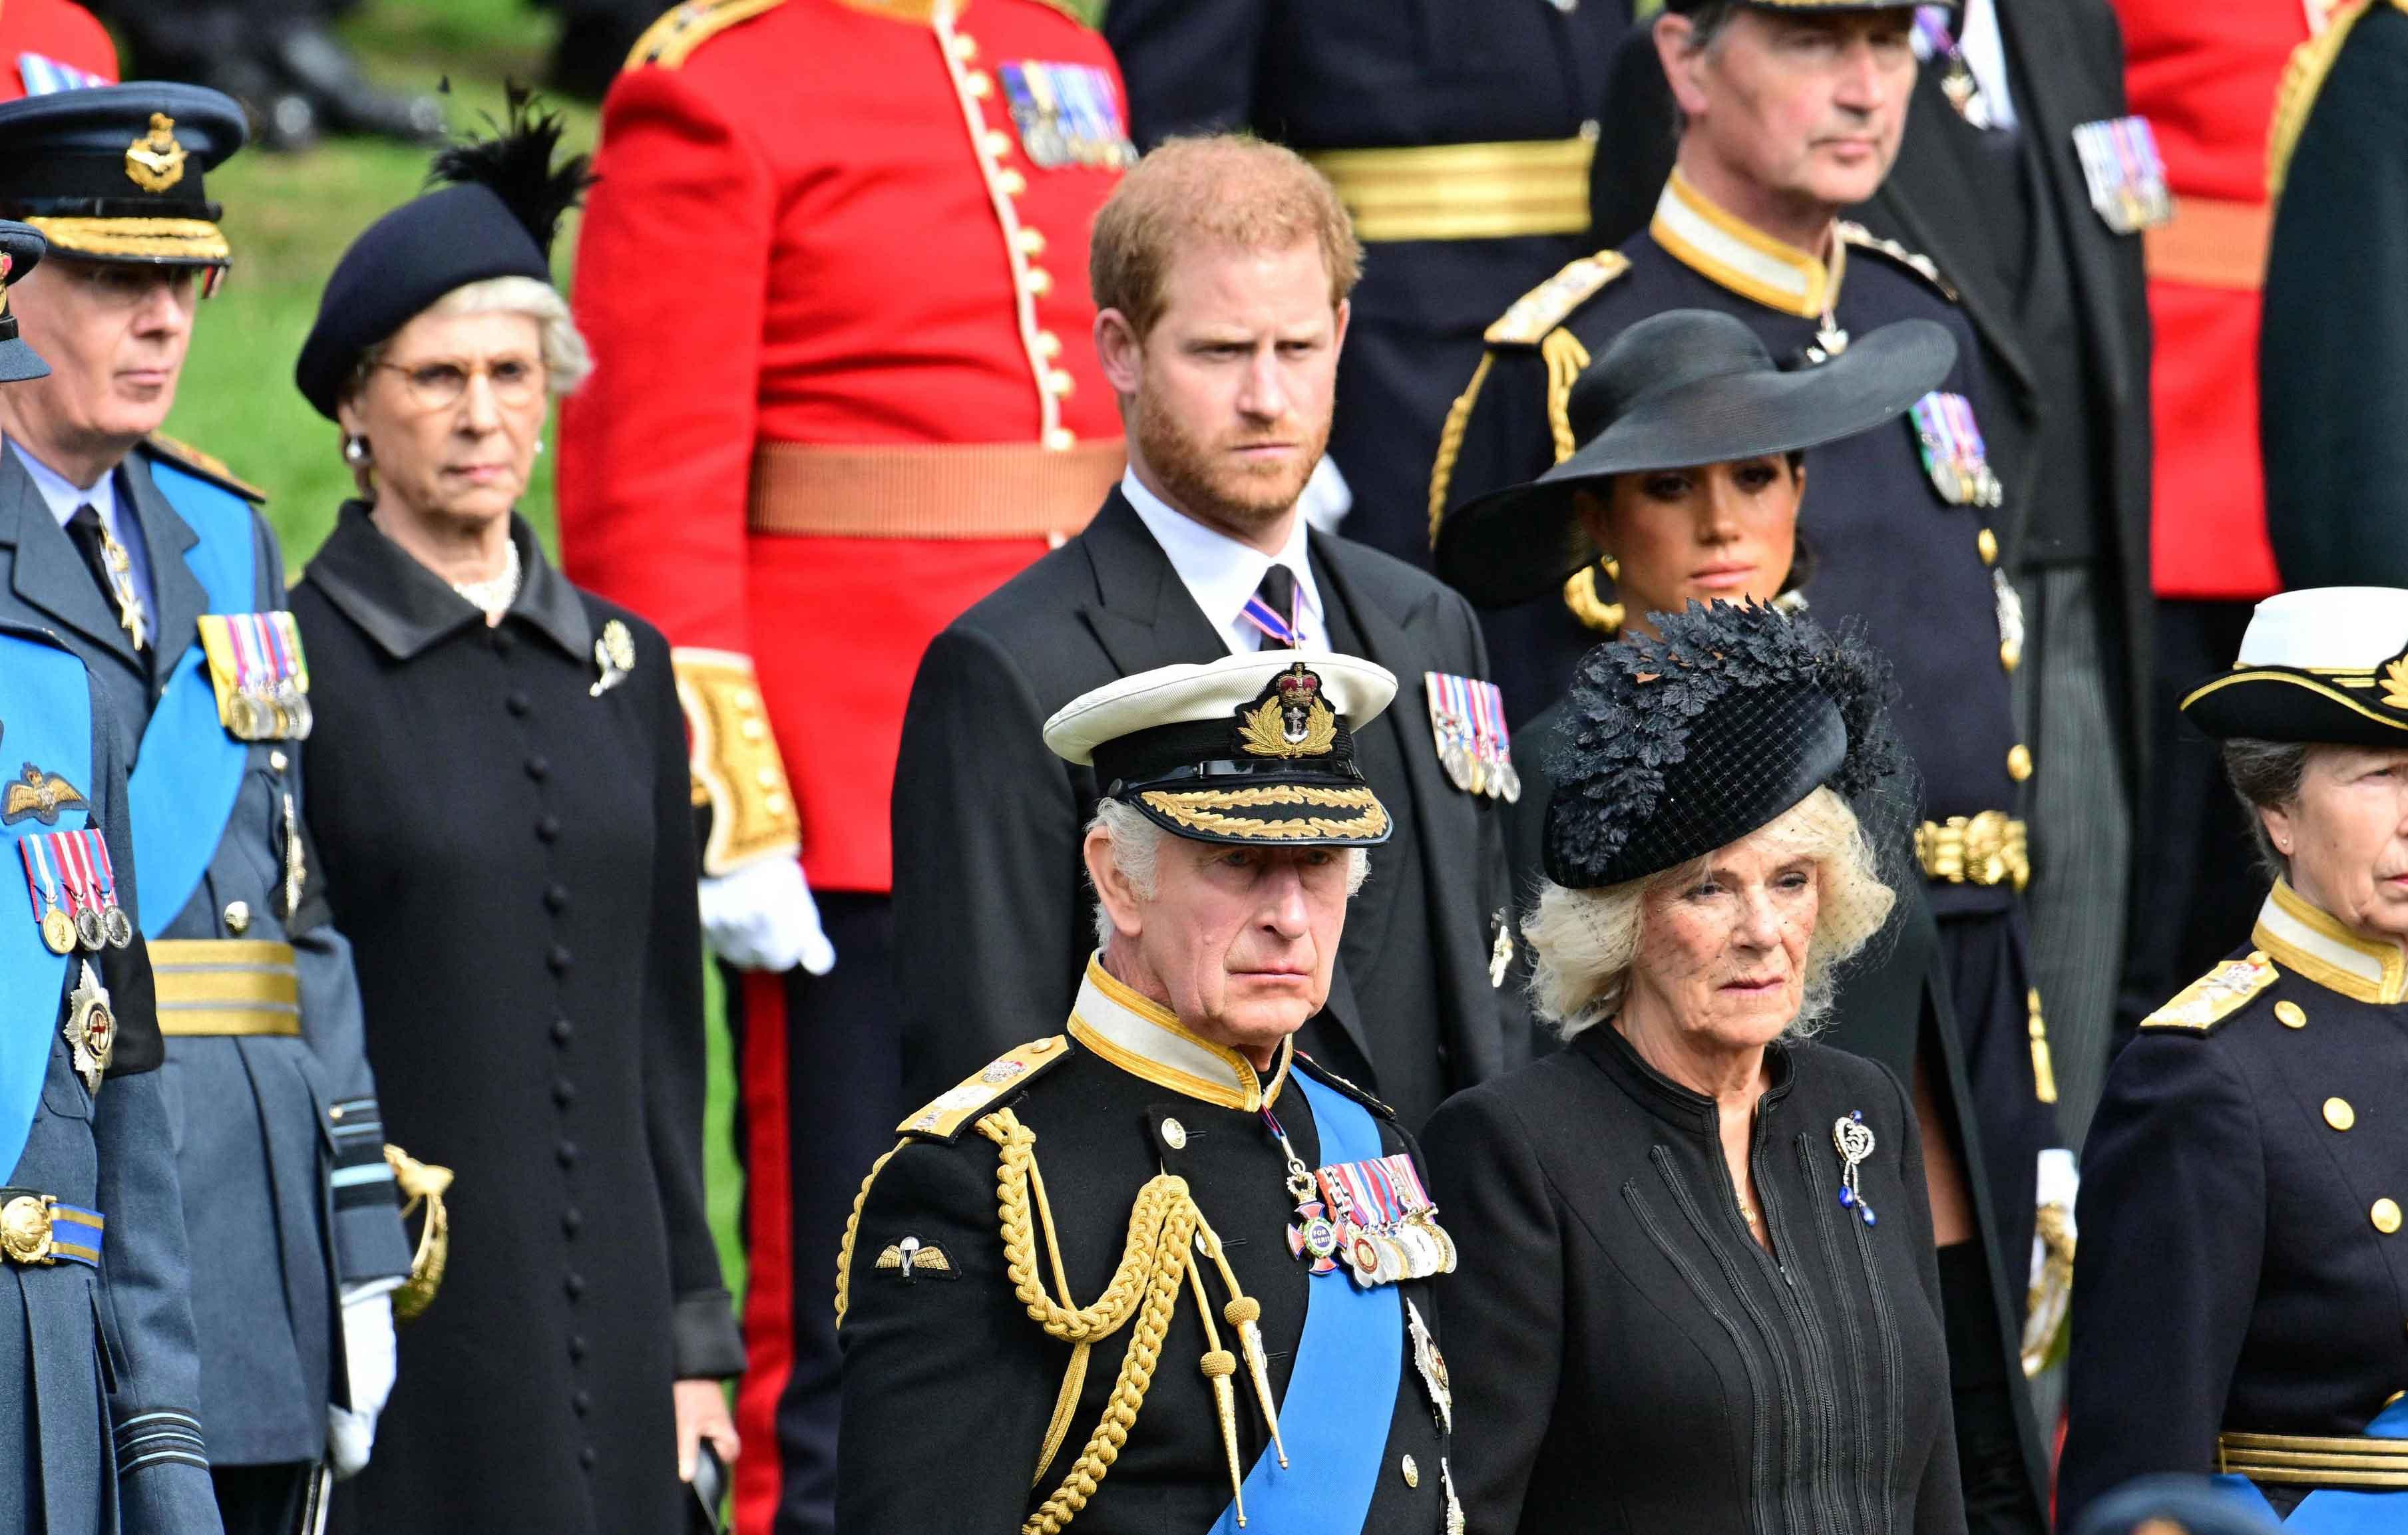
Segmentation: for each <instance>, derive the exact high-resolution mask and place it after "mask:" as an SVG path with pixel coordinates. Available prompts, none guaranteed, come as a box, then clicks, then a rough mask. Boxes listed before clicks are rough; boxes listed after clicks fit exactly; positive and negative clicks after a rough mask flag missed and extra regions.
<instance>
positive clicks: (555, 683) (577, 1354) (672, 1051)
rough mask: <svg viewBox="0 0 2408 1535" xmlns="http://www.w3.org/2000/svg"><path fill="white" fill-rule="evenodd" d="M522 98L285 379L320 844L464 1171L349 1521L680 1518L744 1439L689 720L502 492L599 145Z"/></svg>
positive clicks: (345, 913) (636, 639)
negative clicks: (707, 1209)
mask: <svg viewBox="0 0 2408 1535" xmlns="http://www.w3.org/2000/svg"><path fill="white" fill-rule="evenodd" d="M513 118H514V121H513V123H512V125H511V131H510V132H509V134H508V135H506V136H504V137H503V138H501V139H500V140H498V141H492V142H488V143H485V144H482V145H478V146H471V147H464V148H462V149H453V150H451V151H447V153H446V154H445V155H443V156H442V157H440V158H439V159H438V161H437V170H438V174H441V175H444V176H445V177H447V178H449V179H450V181H451V182H452V184H450V185H447V186H444V187H443V188H441V189H440V190H438V191H436V192H429V193H428V194H427V195H425V196H423V197H421V198H419V199H418V200H416V201H415V202H412V203H409V204H407V205H405V206H402V207H400V208H397V209H395V210H394V211H393V212H392V213H389V214H387V215H386V216H385V217H384V218H382V219H380V220H378V221H377V222H376V223H375V224H373V225H371V226H370V227H369V228H368V230H367V231H366V233H365V234H363V235H361V236H360V238H359V239H358V240H357V241H355V242H354V243H353V244H352V246H351V249H350V250H349V251H347V252H346V253H345V254H344V257H343V259H342V262H341V263H340V264H338V265H337V268H336V270H335V273H334V276H333V277H332V278H331V279H330V280H329V282H328V283H327V287H326V294H325V299H324V302H323V304H322V306H321V308H320V310H319V315H318V321H317V324H316V326H315V328H314V329H313V330H312V331H311V333H310V335H309V338H308V343H307V345H306V346H305V347H304V348H303V350H302V354H301V360H300V364H299V367H298V370H297V373H298V378H299V382H300V386H301V391H302V392H303V393H304V394H305V395H307V396H308V399H309V402H310V403H311V404H312V405H315V406H317V408H318V409H319V410H320V411H321V412H322V414H324V415H325V416H326V417H328V418H329V419H334V420H337V421H339V422H340V424H341V427H342V431H343V442H344V456H345V458H346V460H347V461H348V462H350V464H351V468H352V471H353V474H354V476H356V478H357V480H358V483H359V488H360V499H358V500H356V501H352V502H350V503H348V504H346V505H344V507H343V510H342V514H341V517H340V519H339V520H338V522H337V526H336V529H335V531H334V533H332V534H331V535H330V536H329V537H328V538H327V540H326V543H325V545H324V547H322V548H321V549H320V550H319V552H318V555H317V557H316V558H315V559H314V560H312V561H310V562H309V567H308V575H307V577H306V578H305V579H304V580H303V582H302V583H301V585H300V586H299V587H297V588H296V589H294V593H293V611H294V617H295V618H296V619H297V620H298V621H299V623H300V626H301V632H302V635H303V638H304V641H305V643H306V645H307V647H308V657H309V662H310V670H311V673H312V675H313V687H312V692H311V696H312V698H313V700H315V701H316V707H317V730H316V732H315V734H314V736H313V737H312V739H311V741H310V749H311V752H312V755H313V761H312V764H311V782H310V798H309V803H308V819H309V828H310V831H312V832H313V833H314V835H315V838H316V842H317V845H318V846H319V847H320V849H321V850H322V862H323V863H324V865H325V868H326V885H327V894H328V899H329V900H330V901H331V903H333V906H334V910H335V917H336V921H337V924H338V925H339V926H340V927H341V928H342V930H343V931H345V932H346V933H347V934H349V935H350V937H351V942H352V945H353V951H354V955H355V959H356V962H357V965H358V968H359V976H360V991H361V996H362V1000H363V1003H364V1006H365V1011H366V1020H367V1042H368V1053H369V1056H370V1058H371V1059H372V1060H373V1061H374V1062H375V1063H376V1066H377V1069H378V1075H379V1080H380V1086H381V1087H382V1090H383V1100H384V1112H385V1118H386V1122H387V1123H388V1124H389V1125H390V1126H392V1127H393V1130H394V1136H395V1139H397V1140H399V1141H400V1142H401V1143H402V1144H406V1145H408V1146H409V1147H410V1149H411V1150H412V1151H413V1152H416V1153H418V1154H420V1155H422V1156H423V1157H425V1158H427V1159H428V1160H429V1161H433V1162H439V1163H443V1164H445V1165H448V1166H450V1167H451V1168H452V1169H454V1170H455V1172H456V1174H457V1176H456V1178H455V1180H454V1181H453V1183H452V1187H451V1190H450V1195H449V1205H450V1210H449V1214H450V1221H451V1239H452V1252H451V1263H450V1267H449V1270H448V1272H447V1273H446V1275H445V1278H444V1282H443V1288H442V1293H441V1294H440V1295H439V1296H437V1298H436V1300H435V1301H434V1303H433V1305H432V1306H431V1307H430V1308H429V1309H428V1311H427V1313H426V1315H424V1316H423V1317H422V1318H420V1319H419V1320H417V1321H415V1322H413V1323H410V1324H409V1325H408V1326H406V1327H404V1328H403V1329H401V1332H400V1355H401V1360H400V1363H401V1369H400V1377H399V1381H398V1383H397V1384H396V1386H395V1387H394V1395H393V1400H392V1401H391V1403H390V1405H388V1407H387V1408H386V1410H385V1414H384V1418H383V1423H382V1428H381V1430H380V1434H379V1437H378V1443H377V1457H376V1459H375V1461H374V1463H373V1464H372V1465H371V1467H370V1468H369V1469H368V1470H367V1471H365V1472H363V1473H362V1474H361V1475H359V1476H358V1477H356V1478H354V1479H352V1480H351V1481H350V1482H348V1483H344V1484H342V1485H341V1488H340V1489H338V1493H337V1515H338V1517H339V1519H340V1521H341V1528H344V1529H345V1530H346V1531H348V1532H351V1535H380V1532H394V1535H422V1532H424V1531H428V1530H442V1531H445V1532H447V1535H481V1532H486V1531H502V1530H510V1531H519V1530H542V1531H545V1532H546V1535H570V1532H583V1535H600V1532H604V1531H608V1532H609V1535H618V1532H620V1531H627V1532H630V1535H659V1532H665V1531H668V1530H670V1529H673V1528H678V1525H677V1522H678V1521H679V1519H680V1518H681V1513H682V1505H683V1504H685V1503H687V1502H689V1501H690V1499H686V1498H685V1497H684V1496H683V1495H682V1494H681V1490H680V1487H679V1477H680V1475H681V1473H682V1474H684V1475H688V1476H691V1475H692V1474H693V1472H694V1468H695V1463H696V1455H697V1451H696V1444H697V1442H699V1441H701V1440H704V1439H708V1440H710V1442H711V1443H713V1444H715V1445H716V1446H717V1447H718V1448H719V1450H720V1451H721V1453H722V1454H723V1455H728V1454H732V1452H733V1450H734V1448H735V1434H734V1429H733V1427H732V1425H731V1424H730V1422H729V1419H728V1415H727V1409H726V1403H725V1400H724V1397H723V1395H722V1387H721V1385H720V1383H721V1381H722V1380H723V1379H724V1378H725V1377H727V1376H731V1375H734V1374H736V1373H737V1372H739V1371H740V1370H741V1369H742V1368H743V1363H744V1355H743V1346H742V1343H741V1342H740V1341H739V1340H738V1336H737V1332H736V1325H735V1318H734V1315H733V1313H732V1311H731V1310H730V1307H729V1304H728V1297H727V1292H726V1289H725V1287H724V1285H723V1284H722V1282H721V1278H720V1272H719V1259H718V1255H717V1251H716V1249H715V1248H714V1246H713V1245H712V1242H711V1237H710V1228H709V1225H708V1223H707V1222H706V1220H705V1218H704V1205H703V1189H702V1097H703V1035H702V952H701V941H700V938H699V935H698V934H699V927H698V923H699V918H698V917H697V916H696V913H695V847H694V822H693V813H692V808H691V803H690V801H689V798H688V786H689V779H688V777H687V774H686V768H685V729H684V725H683V722H682V719H681V716H680V714H679V712H678V702H677V694H676V689H675V687H674V685H673V684H672V682H671V679H670V675H669V664H668V647H667V645H666V644H664V643H663V641H662V639H661V636H660V634H659V632H657V631H656V630H654V629H653V628H652V626H651V625H650V624H647V623H645V622H644V621H643V620H642V619H640V618H637V617H636V616H635V615H634V614H632V613H629V612H627V611H626V610H625V609H624V608H620V607H617V606H614V605H613V604H609V603H605V602H603V601H601V600H600V599H598V598H595V597H593V596H591V595H589V594H587V593H585V592H583V591H581V590H578V589H577V588H575V587H573V586H571V585H570V584H569V583H568V581H567V580H566V578H565V577H563V576H561V575H560V573H559V572H558V571H557V570H556V569H554V568H553V567H552V564H551V563H550V561H547V560H546V558H545V557H544V553H543V550H542V548H541V547H540V546H539V545H538V543H537V541H536V537H535V533H534V530H533V529H532V528H530V527H529V526H528V525H527V522H526V520H525V519H523V518H522V517H520V516H518V515H517V514H516V511H515V509H514V508H515V505H516V503H517V500H518V498H519V496H520V494H521V493H522V492H523V490H524V488H525V485H526V481H527V476H528V473H529V471H530V470H531V468H532V467H533V464H534V462H535V455H536V453H537V451H538V448H540V447H541V443H540V441H539V437H540V434H541V433H542V431H543V424H544V419H545V416H546V413H547V411H548V410H549V408H550V405H551V397H552V395H554V394H557V393H560V392H564V391H566V390H568V389H570V388H573V387H574V386H575V385H576V383H577V382H578V381H579V379H580V377H581V376H582V374H583V373H584V371H585V348H584V345H583V343H582V342H581V340H580V339H579V338H578V335H577V333H576V330H575V328H574V327H573V326H572V325H571V324H570V322H569V319H568V310H567V306H566V304H565V303H564V302H563V301H562V299H561V297H560V295H559V294H558V293H557V292H555V291H553V290H552V286H551V283H550V278H549V272H550V267H549V263H548V262H547V259H546V256H545V245H546V243H547V242H548V241H549V239H550V236H551V234H552V229H553V228H554V226H555V225H556V224H557V222H558V220H559V218H560V217H561V215H562V214H563V213H564V212H565V211H566V206H568V204H569V203H571V202H572V201H573V200H574V198H575V196H576V193H577V192H578V190H579V188H580V187H581V182H582V175H581V173H582V165H581V163H574V162H573V163H569V164H567V165H566V166H565V167H562V168H561V169H559V170H557V171H555V170H553V168H552V151H553V149H554V148H555V146H556V142H557V135H558V126H557V122H556V120H548V119H539V120H537V121H534V122H532V123H530V122H528V121H525V120H524V118H523V115H522V114H519V113H517V112H514V113H513Z"/></svg>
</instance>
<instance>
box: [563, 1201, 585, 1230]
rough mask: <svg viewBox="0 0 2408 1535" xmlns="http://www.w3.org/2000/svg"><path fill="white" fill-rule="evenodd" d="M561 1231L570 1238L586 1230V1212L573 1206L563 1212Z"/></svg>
mask: <svg viewBox="0 0 2408 1535" xmlns="http://www.w3.org/2000/svg"><path fill="white" fill-rule="evenodd" d="M560 1229H561V1230H562V1231H563V1232H565V1233H566V1234H567V1235H569V1236H575V1235H576V1234H577V1233H578V1232H580V1231H582V1230H583V1229H585V1212H584V1211H582V1210H580V1209H579V1208H577V1206H575V1205H573V1204H572V1205H570V1206H569V1207H568V1208H567V1209H566V1210H563V1211H562V1212H561V1213H560Z"/></svg>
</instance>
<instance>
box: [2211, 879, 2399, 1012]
mask: <svg viewBox="0 0 2408 1535" xmlns="http://www.w3.org/2000/svg"><path fill="white" fill-rule="evenodd" d="M2250 942H2251V943H2253V944H2256V945H2257V946H2258V947H2259V948H2261V949H2263V950H2265V952H2266V957H2267V958H2268V959H2272V960H2273V961H2274V962H2275V963H2276V964H2277V965H2280V966H2281V967H2282V968H2284V969H2285V970H2288V971H2292V972H2295V973H2297V974H2299V975H2300V977H2301V978H2302V979H2305V980H2310V981H2314V982H2315V984H2316V985H2318V986H2321V987H2323V988H2325V989H2327V990H2329V991H2338V992H2340V993H2341V994H2342V995H2343V996H2344V997H2350V998H2355V999H2356V1000H2357V1001H2358V1002H2399V1001H2401V999H2402V998H2403V997H2404V996H2408V953H2402V952H2401V947H2400V945H2397V944H2386V943H2378V942H2376V941H2375V940H2373V939H2370V938H2361V937H2359V936H2358V934H2356V933H2354V932H2352V931H2349V930H2348V929H2347V928H2345V927H2343V926H2342V925H2341V923H2340V922H2338V921H2336V920H2335V919H2334V918H2333V917H2331V916H2329V914H2327V913H2326V912H2324V911H2322V910H2321V909H2319V908H2318V907H2317V906H2316V905H2315V903H2312V902H2310V901H2309V900H2308V899H2307V898H2306V897H2305V896H2303V895H2301V894H2300V892H2299V891H2297V890H2294V889H2293V888H2291V887H2290V885H2289V884H2288V883H2287V882H2286V881H2283V880H2276V881H2275V882H2274V888H2273V889H2272V891H2270V892H2268V894H2267V896H2266V903H2265V905H2263V906H2261V907H2259V908H2258V912H2257V928H2256V929H2255V930H2254V931H2252V932H2251V934H2250Z"/></svg>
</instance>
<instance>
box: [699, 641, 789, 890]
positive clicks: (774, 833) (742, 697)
mask: <svg viewBox="0 0 2408 1535" xmlns="http://www.w3.org/2000/svg"><path fill="white" fill-rule="evenodd" d="M669 668H670V670H671V671H673V672H675V673H676V674H677V690H678V702H679V703H680V704H683V705H684V707H685V721H686V730H687V732H688V733H689V734H690V735H691V736H692V738H693V739H692V741H691V742H690V743H689V746H688V753H689V755H688V764H689V766H690V767H691V768H692V770H693V774H694V803H696V804H708V805H710V841H709V842H708V843H706V844H705V845H704V846H703V849H702V872H703V873H704V874H726V873H727V872H728V871H730V870H732V869H736V868H738V867H740V866H742V865H744V864H747V863H751V862H753V861H754V860H758V859H765V858H770V857H774V856H776V855H779V854H785V855H789V856H791V855H793V854H796V853H798V852H800V851H801V850H802V846H803V823H802V817H801V815H800V813H799V812H798V811H796V808H795V794H794V790H793V789H791V788H789V787H788V785H787V782H786V764H785V763H784V761H783V760H781V759H780V758H779V756H778V739H777V737H776V736H774V735H772V734H771V733H770V732H769V718H768V716H767V713H766V712H764V710H763V709H762V706H761V687H760V684H759V682H758V681H757V680H755V678H754V677H753V658H752V657H750V656H742V655H738V654H737V653H736V652H735V651H732V650H704V649H698V648H694V647H678V648H676V649H673V650H671V651H670V652H669Z"/></svg>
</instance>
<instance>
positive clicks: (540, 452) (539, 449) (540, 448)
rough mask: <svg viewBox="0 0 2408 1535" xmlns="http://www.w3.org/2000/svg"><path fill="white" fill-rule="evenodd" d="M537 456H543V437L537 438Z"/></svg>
mask: <svg viewBox="0 0 2408 1535" xmlns="http://www.w3.org/2000/svg"><path fill="white" fill-rule="evenodd" d="M535 456H536V457H537V458H541V457H543V439H542V438H541V437H538V438H537V439H536V440H535Z"/></svg>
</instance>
